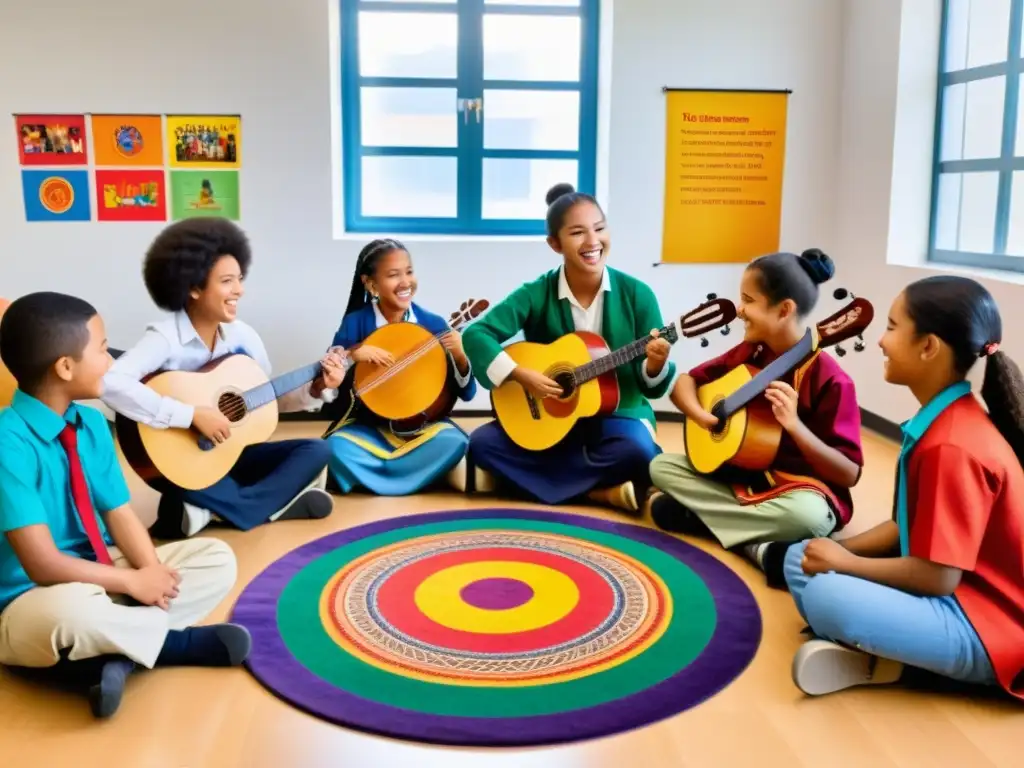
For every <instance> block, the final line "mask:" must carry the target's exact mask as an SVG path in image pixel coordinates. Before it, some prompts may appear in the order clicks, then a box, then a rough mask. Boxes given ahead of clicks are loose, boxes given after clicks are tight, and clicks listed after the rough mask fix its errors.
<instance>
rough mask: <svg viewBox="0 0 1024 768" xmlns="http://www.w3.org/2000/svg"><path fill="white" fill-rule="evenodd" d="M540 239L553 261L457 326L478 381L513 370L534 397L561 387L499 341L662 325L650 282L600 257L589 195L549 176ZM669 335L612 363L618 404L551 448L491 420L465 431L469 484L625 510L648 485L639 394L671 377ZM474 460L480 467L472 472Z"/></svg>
mask: <svg viewBox="0 0 1024 768" xmlns="http://www.w3.org/2000/svg"><path fill="white" fill-rule="evenodd" d="M547 203H548V212H547V231H548V245H550V246H551V249H552V250H553V251H555V253H558V254H561V256H562V258H563V263H562V266H561V267H559V268H558V269H554V270H551V271H550V272H548V273H546V274H544V275H541V276H540V277H539V278H537V279H536V280H534V281H533V282H530V283H526V284H525V285H523V286H521V287H519V288H517V289H516V290H515V291H514V292H513V293H512V294H511V295H510V296H508V298H506V299H505V300H504V301H502V302H501V303H500V304H498V305H497V306H495V307H494V308H493V309H492V310H491V311H490V312H489V313H488V314H487V315H486V316H484V317H483V318H482V319H481V320H479V321H477V322H475V323H473V325H471V326H470V327H469V328H467V329H466V331H465V333H464V334H463V347H464V348H465V351H466V355H467V356H468V357H469V360H470V363H471V364H472V366H473V370H474V371H476V375H477V378H478V379H479V380H480V383H481V384H482V385H483V386H484V387H486V388H487V389H494V388H496V387H498V386H500V385H501V384H502V383H503V382H504V381H505V380H506V379H508V378H510V377H511V378H512V379H513V380H514V381H517V382H519V383H520V384H521V385H522V386H523V387H525V388H526V389H528V390H530V391H531V392H533V393H534V394H535V395H536V396H537V397H552V396H555V397H557V396H558V395H560V394H561V388H560V387H559V386H558V384H556V383H555V382H554V381H552V380H551V379H550V378H548V377H547V376H545V375H544V374H543V373H541V372H539V371H533V370H529V369H526V368H524V367H522V366H517V365H516V363H515V362H514V361H513V360H512V358H511V357H509V355H507V354H506V353H505V352H504V351H503V350H502V347H501V345H502V344H503V343H504V342H506V341H507V340H508V339H510V338H512V337H513V336H515V335H516V334H517V333H519V332H520V331H522V332H523V335H524V336H525V337H526V341H531V342H536V343H540V344H547V343H550V342H552V341H555V340H556V339H558V338H560V337H562V336H564V335H566V334H568V333H573V332H575V331H590V332H592V333H596V334H598V335H600V336H602V337H603V338H604V339H605V340H606V341H607V342H608V345H609V346H610V347H611V348H612V349H617V348H618V347H621V346H623V345H625V344H628V343H630V342H632V341H634V340H636V339H638V338H642V337H643V336H646V335H647V334H649V333H650V332H651V330H652V329H657V328H660V327H662V325H663V323H662V318H661V311H660V310H659V308H658V300H657V298H655V296H654V292H653V291H652V290H651V289H650V288H649V287H648V286H647V285H645V284H644V283H642V282H640V281H639V280H637V279H635V278H632V277H630V276H628V275H626V274H624V273H622V272H619V271H618V270H614V269H609V268H607V267H606V266H605V260H606V259H607V257H608V250H609V246H610V239H609V236H608V229H607V225H606V223H605V216H604V212H603V211H602V210H601V206H600V205H598V203H597V201H596V200H595V199H594V198H593V197H591V196H590V195H587V194H583V193H579V192H576V191H575V190H574V189H573V188H572V186H571V185H569V184H558V185H556V186H555V187H552V189H551V190H550V191H549V192H548V195H547ZM669 349H670V347H669V344H668V342H667V341H665V340H664V339H659V338H655V339H653V340H652V341H651V342H650V343H649V344H648V345H647V349H646V357H644V358H641V359H639V360H636V361H635V362H633V363H631V364H629V365H625V366H622V367H620V368H619V369H618V371H617V372H616V375H617V378H618V382H619V392H620V399H619V407H618V410H617V411H616V413H615V414H614V415H613V416H606V417H594V418H590V419H584V420H582V421H580V423H579V424H577V425H576V428H575V429H574V430H573V431H572V432H570V433H569V435H568V436H567V437H566V438H565V440H563V441H562V442H561V443H559V444H558V445H557V446H555V447H553V448H549V449H547V450H543V451H529V450H526V449H524V448H521V447H519V446H518V445H517V444H515V443H514V442H513V441H512V440H511V439H510V438H509V437H508V435H507V434H505V432H504V430H503V429H502V428H501V426H500V424H498V422H496V421H492V422H491V423H489V424H486V425H484V426H482V427H480V428H479V429H477V430H475V431H474V432H473V433H472V435H470V440H469V456H470V461H471V463H472V464H473V465H474V466H475V467H476V471H477V489H478V490H482V489H483V488H484V487H486V486H487V484H488V483H487V480H488V476H487V474H486V473H490V474H492V475H495V476H497V477H498V478H500V479H501V480H504V481H506V482H508V483H511V484H512V485H514V486H518V487H519V488H521V489H522V490H523V491H525V492H526V493H527V494H528V495H529V496H532V497H534V498H536V499H537V500H539V501H541V502H543V503H545V504H559V503H562V502H566V501H570V500H573V499H578V498H580V497H584V496H588V497H589V498H591V499H592V500H595V501H600V502H603V503H608V504H611V505H613V506H617V507H620V508H623V509H627V510H630V511H636V510H637V509H638V503H637V499H638V498H639V499H640V501H641V502H642V501H643V498H644V494H645V493H646V491H647V488H648V487H649V486H650V474H649V470H648V468H649V466H650V463H651V460H652V459H653V458H654V457H655V456H657V455H658V454H660V453H661V448H659V447H658V445H657V444H656V443H655V442H654V411H653V409H652V408H651V404H650V402H648V398H657V397H661V396H662V395H664V394H665V392H666V391H667V390H668V388H669V386H670V385H671V384H672V379H673V374H674V373H675V364H674V363H670V362H668V353H669ZM481 470H482V472H481Z"/></svg>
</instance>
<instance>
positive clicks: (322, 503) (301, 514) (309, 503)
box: [276, 488, 334, 520]
mask: <svg viewBox="0 0 1024 768" xmlns="http://www.w3.org/2000/svg"><path fill="white" fill-rule="evenodd" d="M333 510H334V499H333V498H332V497H331V494H329V493H328V492H327V491H325V490H322V489H321V488H309V489H307V490H305V491H303V492H302V493H300V494H299V495H298V496H297V497H296V498H295V500H294V501H293V502H292V503H291V504H289V505H288V506H287V507H285V510H284V512H282V513H281V514H280V515H279V516H278V517H277V518H276V519H278V520H322V519H323V518H325V517H327V516H328V515H329V514H331V512H332V511H333Z"/></svg>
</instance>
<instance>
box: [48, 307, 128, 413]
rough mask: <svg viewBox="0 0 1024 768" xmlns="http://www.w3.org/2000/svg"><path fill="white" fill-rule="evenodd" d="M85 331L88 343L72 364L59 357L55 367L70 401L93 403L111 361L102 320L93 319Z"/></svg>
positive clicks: (71, 359) (100, 392)
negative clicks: (67, 390) (65, 384)
mask: <svg viewBox="0 0 1024 768" xmlns="http://www.w3.org/2000/svg"><path fill="white" fill-rule="evenodd" d="M86 328H87V329H88V331H89V340H88V341H87V342H86V344H85V347H83V349H82V354H81V355H80V356H79V358H78V359H77V360H76V359H75V358H74V357H62V358H61V359H60V360H58V361H57V363H56V371H57V375H58V376H59V377H60V378H61V379H63V380H64V381H66V382H67V384H68V386H69V389H70V394H71V396H72V399H74V400H93V399H96V398H99V397H100V396H101V395H102V394H103V377H104V376H105V375H106V373H107V371H108V370H110V366H111V365H112V364H113V362H114V360H113V358H112V357H111V356H110V352H108V351H107V329H106V327H105V326H104V324H103V318H102V317H100V316H99V315H94V316H93V317H92V319H90V320H89V322H88V324H87V325H86Z"/></svg>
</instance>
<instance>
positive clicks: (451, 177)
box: [362, 156, 459, 218]
mask: <svg viewBox="0 0 1024 768" xmlns="http://www.w3.org/2000/svg"><path fill="white" fill-rule="evenodd" d="M458 169H459V161H458V159H457V158H454V157H376V156H370V157H364V158H363V190H362V192H363V211H362V213H363V216H394V217H410V218H455V217H456V216H457V215H458V210H459V201H458Z"/></svg>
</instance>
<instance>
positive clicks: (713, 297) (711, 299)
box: [708, 293, 718, 301]
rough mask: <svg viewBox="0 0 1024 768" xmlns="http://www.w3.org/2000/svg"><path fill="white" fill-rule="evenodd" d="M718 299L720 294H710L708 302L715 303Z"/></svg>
mask: <svg viewBox="0 0 1024 768" xmlns="http://www.w3.org/2000/svg"><path fill="white" fill-rule="evenodd" d="M717 298H718V294H717V293H709V294H708V301H714V300H715V299H717Z"/></svg>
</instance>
